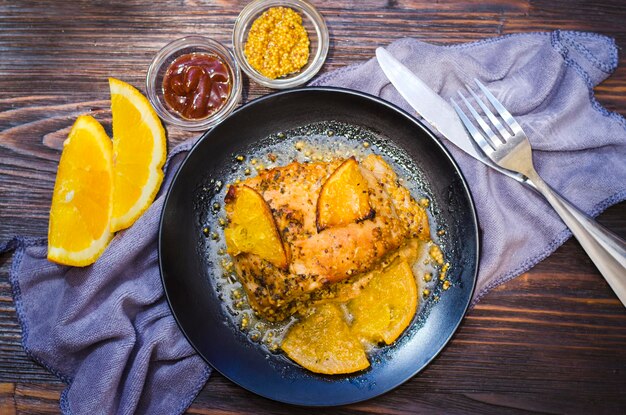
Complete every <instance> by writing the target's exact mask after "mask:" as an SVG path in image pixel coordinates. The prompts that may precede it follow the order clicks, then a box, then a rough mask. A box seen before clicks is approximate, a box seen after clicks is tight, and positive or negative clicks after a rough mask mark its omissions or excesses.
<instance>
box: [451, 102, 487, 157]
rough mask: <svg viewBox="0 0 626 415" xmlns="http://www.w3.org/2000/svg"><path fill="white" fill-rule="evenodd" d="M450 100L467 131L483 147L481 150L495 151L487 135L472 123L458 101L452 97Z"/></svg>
mask: <svg viewBox="0 0 626 415" xmlns="http://www.w3.org/2000/svg"><path fill="white" fill-rule="evenodd" d="M450 102H452V106H453V107H454V110H455V111H456V113H457V114H458V115H459V118H461V121H463V125H465V128H467V131H469V133H470V135H471V136H472V138H473V139H474V141H475V142H476V143H477V144H478V146H479V147H480V148H481V150H482V151H483V152H485V153H486V154H487V155H489V154H491V153H493V152H494V151H495V150H494V148H493V147H492V145H491V144H490V143H489V142H487V140H486V139H485V136H484V135H483V134H482V133H481V132H480V131H479V130H478V128H476V127H475V126H474V123H472V122H471V121H470V119H469V118H467V115H465V113H464V112H463V110H462V109H461V108H460V107H459V106H458V105H457V103H456V101H454V99H452V98H450Z"/></svg>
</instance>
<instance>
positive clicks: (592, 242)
mask: <svg viewBox="0 0 626 415" xmlns="http://www.w3.org/2000/svg"><path fill="white" fill-rule="evenodd" d="M474 81H475V82H476V84H477V85H478V88H480V90H481V91H482V92H483V94H484V96H485V97H486V98H487V100H488V101H489V102H490V103H491V105H492V106H493V108H495V110H496V111H497V113H498V115H499V116H500V118H501V119H502V121H503V122H504V124H505V125H506V127H505V126H504V125H503V123H502V122H500V120H499V119H498V117H496V116H495V115H494V113H493V112H492V111H491V110H490V109H489V106H488V104H486V103H485V102H484V101H483V100H482V99H481V98H480V97H479V96H478V94H476V93H475V92H474V91H473V90H472V88H470V87H469V86H468V85H466V87H467V89H468V91H469V92H470V93H471V95H472V96H473V97H474V100H475V101H476V103H477V104H478V106H479V107H480V109H481V110H482V113H483V114H484V115H485V116H486V117H487V119H488V120H489V123H487V122H486V121H485V119H483V117H482V116H481V115H480V114H479V112H478V111H477V110H476V109H475V108H474V107H473V106H472V104H471V103H470V102H469V101H468V100H467V99H466V98H465V96H464V95H463V94H462V93H461V92H460V91H459V92H458V94H459V96H460V97H461V99H462V101H463V102H464V103H465V105H466V106H467V109H468V110H469V112H470V113H471V115H472V117H473V118H474V120H475V121H476V122H477V123H478V125H479V127H480V130H479V128H477V127H476V126H475V125H474V123H473V122H472V121H471V120H470V119H469V117H468V116H467V115H466V114H465V113H464V112H463V110H461V108H460V107H459V106H458V105H457V103H456V102H455V101H454V100H452V105H453V107H454V109H455V110H456V112H457V114H458V115H459V117H460V118H461V121H463V124H464V125H465V128H466V129H467V131H468V132H469V134H470V136H471V137H472V138H473V139H474V141H475V142H476V143H477V144H478V146H479V147H480V148H481V150H482V151H483V152H484V153H485V155H486V156H487V157H488V158H490V159H491V160H492V161H493V162H494V163H495V164H497V165H498V166H500V167H502V168H505V169H508V170H511V171H513V172H516V173H520V174H522V175H523V177H524V180H525V181H527V182H528V183H530V184H532V185H533V186H534V187H535V188H536V189H537V190H538V191H539V192H540V193H541V194H542V195H543V196H544V197H545V198H546V200H547V201H548V203H550V205H551V206H552V207H553V208H554V210H555V211H556V212H557V213H558V214H559V216H560V217H561V219H562V220H563V222H565V224H566V225H567V226H568V227H569V228H570V230H571V231H572V233H573V234H574V236H575V237H576V239H578V242H580V245H581V246H582V247H583V249H584V250H585V252H587V255H589V258H591V260H592V261H593V263H594V264H595V265H596V267H597V268H598V270H599V271H600V273H601V274H602V275H603V276H604V278H605V279H606V280H607V282H608V283H609V285H610V286H611V288H612V289H613V291H614V292H615V294H617V297H618V298H619V299H620V301H621V302H622V304H624V306H626V241H624V240H623V239H621V238H620V237H618V236H617V235H615V234H613V233H611V232H610V231H609V230H607V229H606V228H604V227H603V226H601V225H600V224H598V223H597V222H596V221H594V220H593V219H591V218H590V217H589V216H587V215H586V214H585V213H584V212H582V211H581V210H580V209H578V208H576V207H575V206H574V205H572V204H571V203H570V202H568V201H567V200H566V199H564V198H563V197H561V196H560V195H559V194H558V193H556V192H555V191H554V190H553V189H552V188H551V187H550V186H549V185H548V184H547V183H546V182H544V181H543V179H542V178H541V177H539V174H537V172H536V171H535V167H534V166H533V160H532V150H531V147H530V142H529V141H528V137H527V136H526V134H525V133H524V131H523V130H522V127H521V126H520V125H519V123H518V122H517V121H515V118H513V116H512V115H511V113H510V112H509V111H507V109H506V108H505V107H504V106H503V105H502V104H501V103H500V101H498V100H497V99H496V97H495V96H493V94H492V93H491V92H489V90H488V89H487V88H486V87H485V86H484V85H483V84H482V83H480V81H478V80H477V79H475V80H474ZM489 124H491V126H493V127H494V128H495V129H496V130H497V133H496V132H494V130H493V129H492V128H491V126H490V125H489ZM507 127H508V128H507ZM481 130H482V132H481Z"/></svg>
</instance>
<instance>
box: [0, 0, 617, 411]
mask: <svg viewBox="0 0 626 415" xmlns="http://www.w3.org/2000/svg"><path fill="white" fill-rule="evenodd" d="M311 2H312V3H313V4H315V5H316V6H317V7H318V9H319V10H320V11H321V13H322V14H323V15H324V16H325V18H326V21H327V24H328V27H329V30H330V35H331V49H330V53H329V57H328V60H327V61H326V63H325V65H324V67H323V68H322V72H327V71H331V70H333V69H337V68H340V67H343V66H345V65H348V64H351V63H354V62H357V61H361V60H365V59H369V58H371V57H372V56H373V52H374V50H375V48H376V47H377V46H380V45H386V44H388V43H390V42H392V41H393V40H395V39H398V38H401V37H406V36H411V37H414V38H417V39H420V40H423V41H428V42H433V43H458V42H466V41H472V40H478V39H483V38H485V37H492V36H497V35H501V34H507V33H518V32H531V31H542V30H553V29H570V30H588V31H596V32H600V33H603V34H606V35H609V36H613V37H615V39H616V41H617V44H618V45H619V46H620V47H621V48H623V47H625V46H626V24H625V23H626V7H625V6H624V4H623V1H622V0H603V1H597V2H589V1H581V0H575V1H566V0H559V1H548V0H537V1H535V0H500V1H480V0H465V1H461V0H453V1H447V2H434V1H428V0H418V1H409V0H389V1H382V0H366V1H358V0H311ZM246 3H247V1H227V0H219V1H200V0H197V1H193V0H181V1H164V0H155V1H149V2H147V1H143V2H142V1H138V0H126V1H117V2H112V1H111V2H107V1H72V2H58V1H53V0H49V1H38V2H35V1H3V2H0V58H1V59H0V241H3V240H6V239H8V238H9V237H11V236H12V235H14V234H20V235H26V236H45V234H46V230H47V221H48V209H49V205H50V199H51V192H52V188H53V185H54V175H55V172H56V166H57V163H58V159H59V157H60V146H61V143H62V141H63V140H64V138H65V137H66V135H67V133H68V131H69V128H70V126H71V124H72V123H73V121H74V119H75V118H76V116H77V115H79V114H83V113H90V114H92V115H94V116H96V118H98V119H99V120H101V121H103V122H104V124H105V127H106V128H108V129H109V131H110V111H109V109H108V107H109V101H108V99H109V97H108V94H109V92H108V85H107V77H109V76H113V77H118V78H121V79H123V80H125V81H127V82H130V83H132V84H134V85H136V86H138V87H139V88H140V89H142V90H143V89H144V77H145V72H146V69H147V67H148V65H149V63H150V60H151V59H152V57H153V55H154V54H155V53H156V51H157V50H158V49H160V48H161V47H162V46H163V45H164V44H165V43H167V42H169V41H171V40H173V39H175V38H178V37H181V36H183V35H190V34H201V35H205V36H209V37H213V38H215V39H217V40H220V41H222V42H224V43H226V44H227V45H230V35H231V30H232V26H233V23H234V21H235V19H236V17H237V14H238V12H239V11H240V10H241V8H242V7H243V6H244V4H246ZM268 92H270V91H269V90H268V89H266V88H263V87H259V86H257V85H255V84H254V83H251V82H249V81H248V80H245V82H244V94H243V99H244V101H246V102H247V101H249V100H251V99H253V98H255V97H258V96H260V95H264V94H266V93H268ZM596 95H597V98H598V99H599V101H600V102H601V103H602V104H603V105H605V106H606V107H607V108H608V109H610V110H612V111H617V112H618V113H621V114H623V115H624V114H626V58H624V57H622V56H620V66H619V68H618V69H617V71H616V72H615V73H614V74H613V75H612V76H611V77H610V78H609V79H608V80H607V81H605V82H604V83H603V84H601V85H600V86H598V87H597V88H596ZM193 136H195V134H192V133H188V132H183V131H180V130H176V129H174V128H168V139H169V142H170V145H175V144H176V143H178V142H180V141H182V140H184V139H187V138H190V137H193ZM600 221H601V222H602V223H603V224H604V225H606V226H608V227H609V228H611V229H614V230H616V231H617V232H618V233H620V234H621V235H622V236H626V203H622V204H620V205H618V206H615V207H613V208H610V209H609V210H607V212H605V213H604V214H602V215H601V216H600ZM10 266H11V258H10V256H8V255H3V256H0V413H2V414H5V413H6V414H13V413H18V414H22V413H23V414H49V413H58V412H59V407H58V399H59V394H60V393H61V391H62V390H63V388H64V385H63V384H62V383H61V382H59V381H58V380H57V379H56V378H55V377H54V376H52V375H51V374H49V373H48V372H47V371H46V370H44V369H43V368H42V367H40V366H39V365H37V364H36V363H34V362H33V361H32V360H30V359H29V358H28V356H27V355H26V354H25V353H24V351H23V349H22V348H21V344H20V341H21V340H20V334H21V330H20V327H19V324H18V322H17V319H16V315H15V308H14V305H13V302H12V298H11V292H10V286H9V283H8V272H9V269H10ZM624 385H626V312H625V311H624V308H623V306H621V304H620V303H619V302H618V300H617V299H616V297H615V296H614V295H613V293H612V292H611V291H610V289H609V287H608V286H607V284H606V283H605V282H604V280H603V279H602V277H601V276H600V275H599V274H598V273H597V271H596V270H595V268H594V266H593V265H592V264H591V262H590V260H589V259H588V258H587V257H586V256H585V254H584V252H583V251H582V249H581V248H580V246H579V245H578V244H577V243H576V242H574V241H568V242H567V243H566V244H565V245H564V246H563V247H561V248H560V249H559V250H557V252H556V253H555V254H553V255H552V256H550V257H549V258H548V259H546V260H544V261H543V262H541V263H540V264H539V265H537V266H536V267H535V268H533V269H532V270H531V271H530V272H529V273H527V274H524V275H522V276H520V277H518V278H516V279H514V280H512V281H510V282H508V283H506V284H504V285H502V286H500V287H498V288H497V289H495V290H494V291H493V292H491V293H490V294H489V295H487V296H486V297H485V298H484V299H483V300H482V301H481V302H480V303H479V304H478V305H477V306H476V307H475V308H474V309H473V310H471V311H470V313H469V314H468V316H467V318H466V319H465V320H464V322H463V324H462V325H461V328H460V330H459V331H458V332H457V334H456V335H455V336H454V338H453V340H452V342H451V343H450V344H449V346H448V347H447V348H446V349H445V350H444V351H443V353H442V354H441V355H440V356H439V357H437V358H436V359H435V361H434V362H433V363H432V364H431V365H430V366H428V367H427V369H426V370H425V371H424V372H422V373H421V374H420V375H418V376H416V377H415V378H413V379H412V380H410V381H409V382H407V383H405V384H404V385H402V386H401V387H399V388H397V389H396V390H394V391H392V392H390V393H387V394H385V395H384V396H381V397H379V398H376V399H373V400H370V401H367V402H364V403H360V404H355V405H350V406H346V407H342V408H335V409H332V410H324V409H321V410H317V411H315V412H320V413H333V414H336V413H339V414H341V413H363V414H369V413H387V414H409V413H414V412H416V411H417V410H418V409H419V410H422V411H425V410H428V411H429V412H432V413H480V414H499V413H503V412H505V411H506V412H507V413H514V414H515V413H607V414H608V413H610V414H613V413H624V412H625V411H626V388H625V387H624ZM189 413H193V414H238V413H250V414H283V413H284V414H292V413H296V414H300V413H301V414H308V413H311V410H309V409H302V408H294V407H291V406H285V405H281V404H278V403H275V402H271V401H268V400H266V399H264V398H260V397H258V396H255V395H253V394H252V393H249V392H247V391H245V390H243V389H241V388H239V387H237V386H236V385H234V384H232V383H231V382H229V381H228V380H226V379H225V378H223V377H222V376H220V375H219V374H217V373H216V374H214V375H213V376H212V377H211V379H210V381H209V382H208V383H207V385H206V386H205V387H204V389H203V390H202V391H201V393H200V394H199V396H198V397H197V398H196V400H195V402H194V404H193V405H192V406H191V407H190V408H189Z"/></svg>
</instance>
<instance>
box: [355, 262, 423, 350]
mask: <svg viewBox="0 0 626 415" xmlns="http://www.w3.org/2000/svg"><path fill="white" fill-rule="evenodd" d="M348 309H349V310H350V312H351V313H352V317H353V320H352V332H353V333H355V335H357V336H359V337H360V338H362V339H364V340H366V341H368V342H374V343H379V342H381V341H384V342H385V343H387V344H391V343H393V342H394V341H395V340H396V339H397V338H398V337H399V336H400V335H401V334H402V332H403V331H404V330H405V329H406V328H407V326H408V325H409V323H410V322H411V320H413V316H414V315H415V311H416V310H417V285H416V284H415V277H414V276H413V271H412V270H411V267H410V266H409V264H408V263H407V262H406V261H402V260H396V261H394V262H393V263H392V265H391V266H390V267H389V268H387V269H386V270H384V271H382V272H380V273H379V274H377V275H375V276H374V277H373V278H372V280H371V281H370V282H369V284H368V285H367V286H366V287H365V288H364V289H363V291H362V292H361V294H360V295H359V296H358V297H356V298H354V299H353V300H351V301H350V302H349V303H348Z"/></svg>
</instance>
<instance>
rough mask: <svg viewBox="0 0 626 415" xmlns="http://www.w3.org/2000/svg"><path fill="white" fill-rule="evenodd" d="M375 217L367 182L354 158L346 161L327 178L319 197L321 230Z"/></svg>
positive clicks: (318, 215) (317, 218) (318, 209)
mask: <svg viewBox="0 0 626 415" xmlns="http://www.w3.org/2000/svg"><path fill="white" fill-rule="evenodd" d="M373 216H374V211H373V210H372V207H371V206H370V202H369V190H368V187H367V182H366V180H365V178H363V175H362V174H361V170H360V168H359V163H358V162H357V161H356V160H355V158H354V157H351V158H349V159H347V160H346V161H344V162H343V163H342V164H341V165H340V166H339V167H337V169H336V170H335V171H334V172H333V173H332V174H331V175H330V176H329V177H328V179H326V182H324V184H323V185H322V188H321V190H320V194H319V197H318V199H317V211H316V221H317V231H318V232H321V231H322V230H324V229H326V228H330V227H334V226H343V225H347V224H349V223H353V222H358V221H361V220H365V219H368V218H371V217H373Z"/></svg>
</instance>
